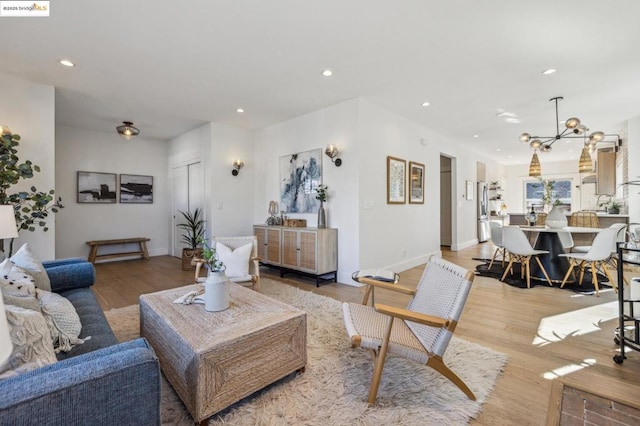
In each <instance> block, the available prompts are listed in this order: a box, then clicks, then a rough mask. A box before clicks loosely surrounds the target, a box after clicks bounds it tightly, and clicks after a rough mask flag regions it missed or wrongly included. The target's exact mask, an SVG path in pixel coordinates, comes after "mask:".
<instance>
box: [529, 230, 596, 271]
mask: <svg viewBox="0 0 640 426" xmlns="http://www.w3.org/2000/svg"><path fill="white" fill-rule="evenodd" d="M520 229H522V230H523V231H524V232H526V233H534V232H536V233H538V237H537V238H536V241H535V243H534V246H533V248H535V249H536V250H545V251H548V252H549V253H548V254H542V255H539V256H538V258H539V259H540V263H542V265H543V266H544V269H545V270H546V271H547V274H548V275H549V279H550V280H551V282H552V283H556V284H560V283H562V280H563V279H564V276H565V275H566V273H567V270H569V260H568V259H567V258H566V257H564V256H559V255H560V254H563V253H565V249H564V247H563V246H562V242H561V241H560V236H559V233H560V232H569V233H570V234H572V235H573V234H594V236H595V234H597V233H598V232H600V231H601V230H602V228H587V227H583V226H563V227H562V228H550V227H548V226H520ZM530 275H531V279H533V280H539V281H546V280H547V279H546V278H545V276H544V274H543V273H542V270H541V269H540V267H539V266H538V264H537V263H531V270H530ZM585 279H587V277H586V276H585ZM574 282H575V277H574V276H570V277H569V278H568V279H567V283H574Z"/></svg>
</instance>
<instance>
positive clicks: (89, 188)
mask: <svg viewBox="0 0 640 426" xmlns="http://www.w3.org/2000/svg"><path fill="white" fill-rule="evenodd" d="M119 186H120V190H119V191H118V190H117V188H118V175H117V174H115V173H99V172H78V191H77V194H78V203H80V204H85V203H98V204H114V203H116V202H117V200H118V194H119V195H120V202H121V203H123V204H151V203H153V176H143V175H127V174H121V175H120V185H119Z"/></svg>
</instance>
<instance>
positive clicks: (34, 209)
mask: <svg viewBox="0 0 640 426" xmlns="http://www.w3.org/2000/svg"><path fill="white" fill-rule="evenodd" d="M19 145H20V135H17V134H15V133H11V131H10V130H9V128H8V127H6V126H0V159H1V161H0V205H11V206H13V210H14V212H15V217H16V224H17V225H18V231H22V230H27V231H30V232H35V230H36V227H41V228H42V230H43V231H45V232H46V231H48V230H49V227H48V226H47V217H48V216H49V212H52V213H57V212H58V210H59V209H62V208H64V206H63V205H62V199H61V198H60V197H58V198H54V191H53V190H50V191H47V192H41V191H38V190H37V188H36V187H35V186H31V187H27V185H25V184H24V183H22V184H20V187H21V188H23V189H22V190H17V191H13V186H14V185H18V184H19V183H20V182H21V181H22V180H25V179H31V178H33V176H34V174H35V173H38V172H40V167H38V166H37V165H35V164H33V163H32V162H31V161H29V160H26V161H24V162H23V163H21V162H20V160H19V158H18V148H17V147H18V146H19ZM2 244H3V241H2V240H0V250H2V249H3V247H2ZM12 253H13V238H12V239H11V242H10V243H9V256H11V254H12Z"/></svg>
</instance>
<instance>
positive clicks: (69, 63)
mask: <svg viewBox="0 0 640 426" xmlns="http://www.w3.org/2000/svg"><path fill="white" fill-rule="evenodd" d="M60 63H61V64H62V65H64V66H65V67H75V66H76V64H74V63H73V62H71V61H70V60H68V59H61V60H60Z"/></svg>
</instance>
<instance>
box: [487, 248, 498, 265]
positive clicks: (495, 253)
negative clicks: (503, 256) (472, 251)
mask: <svg viewBox="0 0 640 426" xmlns="http://www.w3.org/2000/svg"><path fill="white" fill-rule="evenodd" d="M499 251H500V247H496V250H495V251H494V252H493V256H491V262H489V269H491V267H492V266H493V262H494V260H496V255H497V254H498V252H499Z"/></svg>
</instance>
